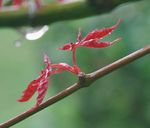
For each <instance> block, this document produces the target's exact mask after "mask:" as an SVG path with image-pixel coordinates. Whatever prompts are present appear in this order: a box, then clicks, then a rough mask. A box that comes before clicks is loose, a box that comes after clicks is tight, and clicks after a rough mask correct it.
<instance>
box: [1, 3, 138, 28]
mask: <svg viewBox="0 0 150 128" xmlns="http://www.w3.org/2000/svg"><path fill="white" fill-rule="evenodd" d="M90 1H96V0H87V1H79V2H73V3H69V4H59V3H49V4H47V5H42V6H41V7H40V8H39V9H38V10H36V11H35V13H34V14H32V18H31V16H30V12H29V11H30V10H31V9H29V7H21V8H19V9H13V8H12V9H7V10H0V27H19V26H27V25H29V26H40V25H46V24H51V23H54V22H57V21H63V20H71V19H78V18H84V17H89V16H93V15H98V14H102V13H104V12H109V11H111V10H112V9H113V8H115V7H116V6H118V5H120V4H122V3H125V2H133V1H138V0H101V1H100V3H99V2H98V3H97V2H95V3H93V2H92V3H91V2H90ZM97 1H99V0H97Z"/></svg>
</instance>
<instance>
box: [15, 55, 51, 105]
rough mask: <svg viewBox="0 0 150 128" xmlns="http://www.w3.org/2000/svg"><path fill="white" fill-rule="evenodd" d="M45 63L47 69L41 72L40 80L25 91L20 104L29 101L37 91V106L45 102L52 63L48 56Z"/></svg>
mask: <svg viewBox="0 0 150 128" xmlns="http://www.w3.org/2000/svg"><path fill="white" fill-rule="evenodd" d="M44 62H45V64H46V65H47V66H46V68H45V69H43V70H42V71H41V74H40V76H39V77H38V78H36V79H35V80H33V81H32V82H30V83H29V85H28V87H27V89H25V91H23V95H22V96H21V98H20V99H19V100H18V101H19V102H26V101H28V100H29V99H30V98H31V97H32V96H33V95H34V93H35V92H36V91H37V92H38V97H37V103H36V106H38V105H39V104H41V102H42V101H43V98H44V97H45V94H46V91H47V88H48V80H49V76H50V75H51V62H50V60H49V58H48V56H47V55H46V54H45V55H44Z"/></svg>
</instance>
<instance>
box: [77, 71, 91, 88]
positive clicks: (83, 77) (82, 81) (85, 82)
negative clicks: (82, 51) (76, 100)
mask: <svg viewBox="0 0 150 128" xmlns="http://www.w3.org/2000/svg"><path fill="white" fill-rule="evenodd" d="M78 78H79V80H78V83H79V85H80V87H81V88H83V87H88V86H89V81H88V79H87V75H86V74H85V73H84V72H80V73H79V74H78Z"/></svg>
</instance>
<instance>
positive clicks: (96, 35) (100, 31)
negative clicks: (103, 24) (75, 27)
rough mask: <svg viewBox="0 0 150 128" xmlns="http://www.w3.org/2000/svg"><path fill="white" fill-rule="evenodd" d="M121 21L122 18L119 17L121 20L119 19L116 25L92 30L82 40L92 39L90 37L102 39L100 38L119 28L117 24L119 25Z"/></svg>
mask: <svg viewBox="0 0 150 128" xmlns="http://www.w3.org/2000/svg"><path fill="white" fill-rule="evenodd" d="M120 22H121V20H120V19H119V20H118V21H117V23H116V24H115V25H114V26H112V27H110V28H104V29H96V30H94V31H92V32H90V33H89V34H88V35H87V36H86V37H85V38H84V39H83V40H82V42H84V41H87V40H90V39H96V38H98V39H100V38H103V37H105V36H106V35H108V34H111V32H113V31H114V30H115V29H116V28H117V26H118V25H119V23H120Z"/></svg>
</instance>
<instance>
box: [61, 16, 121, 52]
mask: <svg viewBox="0 0 150 128" xmlns="http://www.w3.org/2000/svg"><path fill="white" fill-rule="evenodd" d="M120 21H121V20H120V19H119V20H118V21H117V23H116V24H115V25H114V26H112V27H110V28H104V29H96V30H93V31H92V32H90V33H89V34H87V35H86V36H85V37H84V38H83V39H82V36H81V32H80V31H79V33H78V38H77V42H75V43H69V44H65V45H64V46H63V47H62V48H59V49H60V50H74V49H76V48H77V47H81V46H82V47H89V48H102V47H107V46H110V45H112V44H114V43H115V42H117V41H119V40H120V38H118V39H116V40H115V41H112V42H109V41H105V42H101V41H100V40H101V39H103V38H104V37H105V36H107V35H109V34H111V33H112V32H113V31H114V30H115V29H116V28H117V26H118V25H119V23H120Z"/></svg>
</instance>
